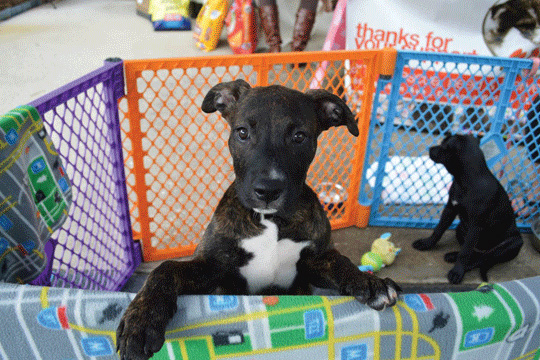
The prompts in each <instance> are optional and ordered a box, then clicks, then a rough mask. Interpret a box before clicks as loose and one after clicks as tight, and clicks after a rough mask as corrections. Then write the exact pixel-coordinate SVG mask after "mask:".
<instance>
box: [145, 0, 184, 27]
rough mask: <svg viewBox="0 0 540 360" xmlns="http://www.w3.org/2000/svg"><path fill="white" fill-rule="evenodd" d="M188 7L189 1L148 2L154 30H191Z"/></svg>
mask: <svg viewBox="0 0 540 360" xmlns="http://www.w3.org/2000/svg"><path fill="white" fill-rule="evenodd" d="M188 7H189V0H150V3H149V11H148V12H149V13H150V15H151V21H152V25H154V30H191V22H190V21H189V18H188Z"/></svg>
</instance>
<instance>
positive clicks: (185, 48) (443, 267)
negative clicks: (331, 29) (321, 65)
mask: <svg viewBox="0 0 540 360" xmlns="http://www.w3.org/2000/svg"><path fill="white" fill-rule="evenodd" d="M278 3H279V4H280V11H281V28H282V37H283V41H284V43H287V42H289V41H290V38H291V32H292V24H293V22H294V13H295V8H291V6H290V4H289V2H287V1H285V0H278ZM55 4H56V8H54V7H53V6H52V5H51V4H50V3H48V4H44V5H42V6H40V7H37V8H34V9H31V10H29V11H27V12H25V13H22V14H20V15H17V16H15V17H13V18H11V19H8V20H6V21H3V22H0V53H1V54H2V62H1V66H0V99H2V101H1V103H0V113H5V112H7V111H9V110H10V109H12V108H14V107H16V106H18V105H21V104H26V103H28V102H29V101H31V100H34V99H36V98H37V97H39V96H42V95H44V94H46V93H48V92H50V91H52V90H54V89H56V88H57V87H59V86H61V85H63V84H66V83H68V82H70V81H72V80H75V79H76V78H78V77H80V76H82V75H84V74H86V73H88V72H90V71H92V70H94V69H96V68H98V67H100V66H101V65H102V63H103V60H104V59H106V58H108V57H120V58H123V59H148V58H170V57H180V56H183V57H186V56H211V55H228V54H232V52H231V50H230V49H229V47H228V46H227V43H226V41H225V40H224V39H225V37H224V36H223V35H222V41H221V42H220V44H219V45H218V48H217V49H216V50H214V51H212V52H209V53H206V52H203V51H201V50H198V49H197V48H196V47H195V45H194V41H193V38H192V32H191V31H170V32H156V31H154V30H153V29H152V25H151V23H150V22H149V21H148V20H147V19H145V18H143V17H141V16H138V15H136V12H135V0H85V1H76V0H57V1H55ZM295 6H296V5H295ZM330 20H331V14H328V13H321V14H319V15H318V16H317V19H316V23H315V28H314V30H313V33H312V38H311V41H310V42H309V44H308V48H307V50H320V49H321V48H322V44H323V41H324V38H325V36H326V32H327V30H328V26H329V24H330ZM261 47H262V48H264V42H261ZM387 231H389V232H391V233H392V241H393V242H394V243H395V244H396V245H398V246H400V247H401V248H402V249H403V250H402V252H401V254H400V255H399V256H398V258H397V259H396V261H395V263H394V264H393V265H391V266H389V267H387V268H383V269H382V270H381V271H380V272H379V275H380V276H382V277H387V276H388V277H391V278H393V279H394V280H396V281H397V282H399V283H401V284H403V285H405V287H406V288H409V289H417V290H419V289H420V290H422V289H423V288H425V286H427V289H428V290H434V291H435V290H437V289H440V290H447V289H448V288H450V289H452V290H459V289H463V288H470V287H474V286H476V285H477V284H479V283H480V278H479V276H478V272H477V271H473V272H471V273H468V274H467V275H466V277H465V280H464V286H461V287H447V286H446V283H447V282H446V273H447V272H448V270H450V268H451V265H450V264H446V263H445V262H444V261H443V254H444V253H445V252H447V251H450V250H454V249H457V248H456V243H455V240H454V239H453V231H448V232H447V234H445V237H444V239H443V240H442V241H441V243H440V245H439V246H438V247H437V248H436V249H435V250H433V251H430V252H418V251H415V250H414V249H412V248H411V243H412V242H413V241H414V240H416V239H418V238H421V237H425V236H428V235H429V233H430V230H418V229H402V228H392V229H389V228H378V227H369V228H366V229H357V228H348V229H341V230H337V231H334V232H333V238H334V241H335V243H336V247H337V248H338V249H339V250H340V251H342V252H343V253H344V254H346V255H348V256H349V257H350V258H351V259H352V260H353V262H355V263H359V262H360V257H361V255H362V254H363V253H364V252H366V251H368V250H369V248H370V246H371V242H372V241H373V240H375V239H376V238H377V237H379V235H381V234H382V233H384V232H387ZM524 239H525V246H524V247H523V250H522V251H521V253H520V255H519V257H518V258H517V259H516V260H514V261H512V262H510V263H508V264H506V265H501V266H498V267H496V268H494V269H493V270H492V271H491V272H490V273H489V275H490V281H507V280H512V279H519V278H524V277H531V276H536V275H540V253H538V252H537V251H535V250H534V248H533V247H532V246H531V240H532V239H533V235H531V234H524ZM156 265H157V263H144V264H142V265H141V266H140V267H139V269H138V270H137V272H136V276H135V277H134V278H133V280H132V281H131V282H130V283H129V284H128V286H127V287H126V289H127V290H129V291H136V290H137V289H138V287H140V284H141V283H142V280H143V279H144V278H145V276H146V275H147V274H148V272H149V271H150V270H151V269H153V268H154V267H155V266H156ZM437 284H439V285H441V286H436V285H437Z"/></svg>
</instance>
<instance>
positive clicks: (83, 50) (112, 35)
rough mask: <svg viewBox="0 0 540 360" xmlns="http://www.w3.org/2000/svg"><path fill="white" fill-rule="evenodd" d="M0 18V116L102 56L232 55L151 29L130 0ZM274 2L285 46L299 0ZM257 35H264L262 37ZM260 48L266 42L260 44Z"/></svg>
mask: <svg viewBox="0 0 540 360" xmlns="http://www.w3.org/2000/svg"><path fill="white" fill-rule="evenodd" d="M54 3H55V5H56V8H54V7H53V5H52V4H51V3H46V4H43V5H41V6H39V7H36V8H33V9H30V10H28V11H26V12H24V13H22V14H19V15H17V16H15V17H12V18H10V19H7V20H5V21H2V22H0V54H2V55H1V66H0V99H2V101H1V102H0V113H2V114H3V113H5V112H7V111H9V110H11V109H13V108H14V107H16V106H19V105H23V104H27V103H28V102H30V101H31V100H34V99H36V98H38V97H40V96H42V95H45V94H47V93H49V92H50V91H52V90H54V89H56V88H58V87H60V86H61V85H64V84H66V83H68V82H70V81H73V80H75V79H77V78H79V77H80V76H82V75H85V74H87V73H89V72H90V71H92V70H95V69H96V68H98V67H100V66H101V65H102V64H103V61H104V60H105V59H106V58H110V57H120V58H122V59H126V60H127V59H156V58H174V57H191V56H214V55H231V54H232V51H231V50H230V48H229V46H228V44H227V42H226V32H225V31H223V32H222V36H221V41H220V43H219V44H218V47H217V49H215V50H214V51H211V52H204V51H202V50H199V49H197V48H196V47H195V41H194V40H193V33H192V32H191V31H154V30H153V28H152V24H151V22H150V21H149V20H147V19H146V18H143V17H141V16H139V15H137V14H136V10H135V4H136V1H135V0H84V1H77V0H56V1H55V2H54ZM294 4H295V5H294V7H293V8H291V5H290V2H288V1H286V0H278V5H279V10H280V26H281V36H282V39H283V45H286V44H287V43H289V42H290V41H291V37H292V26H293V23H294V18H295V12H296V6H297V2H295V3H294ZM331 20H332V14H331V13H326V12H319V13H318V15H317V17H316V19H315V26H314V28H313V31H312V34H311V40H310V42H309V43H308V45H307V48H306V50H321V49H322V44H323V43H324V39H325V37H326V33H327V32H328V26H329V25H330V22H331ZM259 35H260V36H259V39H263V36H261V34H259ZM259 45H260V50H261V51H263V50H264V48H265V43H264V40H261V41H260V42H259Z"/></svg>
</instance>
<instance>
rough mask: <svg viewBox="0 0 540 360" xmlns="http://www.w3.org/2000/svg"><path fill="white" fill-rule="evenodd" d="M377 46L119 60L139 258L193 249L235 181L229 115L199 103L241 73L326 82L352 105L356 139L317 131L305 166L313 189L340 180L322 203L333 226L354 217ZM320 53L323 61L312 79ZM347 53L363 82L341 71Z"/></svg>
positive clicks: (303, 83) (272, 80) (302, 85)
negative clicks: (335, 195) (332, 196)
mask: <svg viewBox="0 0 540 360" xmlns="http://www.w3.org/2000/svg"><path fill="white" fill-rule="evenodd" d="M379 56H380V53H378V52H333V53H332V54H329V53H323V52H315V53H304V54H272V55H269V54H257V55H250V56H242V57H205V58H192V59H171V60H155V61H126V62H125V70H126V86H127V91H128V92H127V105H126V107H125V109H124V110H122V108H123V106H122V102H121V106H120V108H121V110H122V111H123V119H122V121H121V123H122V131H123V135H124V137H125V139H124V150H125V154H126V160H127V164H126V168H127V171H128V173H127V184H128V192H129V199H130V202H131V203H130V208H131V209H132V212H131V214H132V223H133V226H134V231H135V236H136V238H137V239H141V240H142V245H143V257H144V259H145V260H146V261H148V260H160V259H165V258H171V257H178V256H185V255H190V254H191V253H192V252H193V251H194V249H195V247H196V244H197V242H198V240H199V239H200V237H201V236H202V233H203V231H204V229H205V227H206V224H207V223H208V222H209V220H210V217H211V216H212V213H213V211H214V209H215V207H216V206H217V204H218V201H219V199H220V198H221V196H222V195H223V193H224V192H225V190H226V188H227V187H228V186H229V184H230V183H231V182H232V181H233V179H234V174H233V169H232V163H231V159H230V156H229V153H228V147H227V139H228V135H229V128H228V125H227V124H226V122H225V121H224V120H223V119H222V118H221V116H220V115H219V114H218V113H214V114H204V113H202V112H201V111H200V104H201V103H202V101H203V99H204V96H205V95H206V93H207V92H208V90H210V89H211V88H212V87H213V86H214V85H216V84H218V83H220V82H224V81H231V80H235V79H239V78H242V79H244V80H246V81H247V82H249V83H250V84H251V85H252V86H259V85H270V84H281V85H284V86H287V87H290V88H295V89H298V90H301V91H305V90H307V89H309V88H310V87H323V88H325V89H327V90H328V91H331V92H334V93H336V94H339V95H341V96H342V97H343V98H344V99H346V101H347V102H348V104H349V106H350V107H351V109H352V110H353V112H356V113H357V114H358V117H357V118H358V119H359V126H360V127H361V136H360V137H358V138H357V139H355V138H354V137H353V136H352V135H349V134H348V133H347V131H346V130H345V129H332V130H330V131H328V132H327V133H326V134H324V135H322V136H321V137H320V139H319V150H318V153H317V155H316V158H315V161H314V163H313V166H312V168H311V171H310V174H309V176H308V181H309V183H310V185H311V186H312V187H313V188H315V189H316V190H317V189H321V186H328V184H329V183H330V184H332V186H333V188H336V187H335V186H334V185H335V184H338V185H339V186H341V187H342V188H343V192H341V193H340V194H341V196H342V197H341V199H342V201H338V203H336V204H333V203H332V204H328V214H329V217H330V219H331V223H332V225H333V226H334V228H336V227H343V226H350V225H352V224H354V223H355V222H356V216H357V215H358V211H359V209H358V203H357V201H356V198H357V196H358V184H359V179H360V169H361V161H357V160H355V159H360V160H362V159H363V149H364V147H365V134H366V133H367V123H368V121H369V112H370V109H369V108H368V106H370V104H371V101H370V99H371V97H372V94H373V87H374V83H375V79H376V73H377V71H378V66H379V65H380V64H379ZM324 60H326V61H327V63H325V64H326V65H327V67H326V69H325V70H326V71H325V72H324V75H323V76H322V77H321V78H320V79H319V81H317V82H314V74H315V72H316V71H317V70H318V69H320V67H319V66H320V64H321V63H322V61H324ZM351 60H354V62H355V63H356V64H359V65H357V67H362V68H364V71H363V72H362V75H361V76H359V75H357V74H354V78H355V80H356V83H357V84H360V85H357V88H355V89H354V91H353V89H352V87H351V86H350V84H347V82H346V80H345V79H351V78H352V77H353V75H351V71H350V66H349V63H350V62H349V61H351ZM349 83H350V81H349ZM358 86H360V87H361V88H362V91H359V88H358ZM353 95H354V96H353ZM361 104H365V105H364V106H361ZM362 134H364V136H362ZM357 154H361V155H360V156H359V157H358V156H357ZM339 186H338V187H337V188H338V189H341V188H340V187H339ZM133 209H134V210H135V211H133Z"/></svg>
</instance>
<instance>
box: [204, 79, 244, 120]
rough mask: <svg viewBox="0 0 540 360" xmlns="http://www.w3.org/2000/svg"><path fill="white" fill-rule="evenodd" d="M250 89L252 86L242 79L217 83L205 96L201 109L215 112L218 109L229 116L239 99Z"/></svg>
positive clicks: (225, 115)
mask: <svg viewBox="0 0 540 360" xmlns="http://www.w3.org/2000/svg"><path fill="white" fill-rule="evenodd" d="M249 89H251V86H249V84H248V83H247V82H245V81H244V80H241V79H239V80H235V81H230V82H224V83H221V84H217V85H216V86H214V87H213V88H211V89H210V91H209V92H208V94H206V96H205V97H204V100H203V102H202V105H201V109H202V111H204V112H205V113H213V112H215V111H216V110H217V111H219V112H221V114H223V116H224V117H225V118H227V117H228V115H229V114H230V113H231V110H232V109H234V107H235V106H236V102H237V101H238V99H240V98H241V97H242V95H244V93H245V92H246V91H247V90H249Z"/></svg>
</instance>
